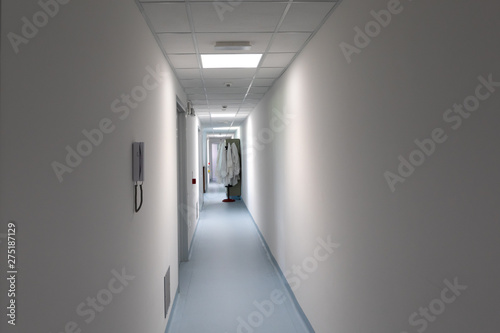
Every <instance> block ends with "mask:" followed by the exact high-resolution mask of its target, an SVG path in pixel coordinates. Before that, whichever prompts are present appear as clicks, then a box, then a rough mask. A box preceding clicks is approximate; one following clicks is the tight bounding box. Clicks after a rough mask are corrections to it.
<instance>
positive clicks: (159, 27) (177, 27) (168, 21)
mask: <svg viewBox="0 0 500 333" xmlns="http://www.w3.org/2000/svg"><path fill="white" fill-rule="evenodd" d="M142 6H143V7H144V11H145V12H146V15H147V16H148V17H149V20H150V21H151V24H152V25H153V27H154V29H155V32H190V31H191V29H190V28H189V20H188V16H187V13H186V5H185V4H184V2H182V3H144V4H143V5H142Z"/></svg>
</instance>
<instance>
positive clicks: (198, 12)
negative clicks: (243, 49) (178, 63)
mask: <svg viewBox="0 0 500 333" xmlns="http://www.w3.org/2000/svg"><path fill="white" fill-rule="evenodd" d="M234 3H236V4H238V5H237V6H233V8H232V10H227V11H224V10H221V9H220V7H219V8H218V7H217V6H218V5H219V6H220V5H221V2H218V1H213V2H210V3H191V11H192V13H193V19H194V27H195V31H196V32H274V30H275V29H276V26H277V25H278V23H279V20H280V19H281V16H282V14H283V12H284V10H285V8H286V4H285V3H274V2H250V3H245V2H237V1H234ZM223 4H225V5H228V4H227V3H225V2H223Z"/></svg>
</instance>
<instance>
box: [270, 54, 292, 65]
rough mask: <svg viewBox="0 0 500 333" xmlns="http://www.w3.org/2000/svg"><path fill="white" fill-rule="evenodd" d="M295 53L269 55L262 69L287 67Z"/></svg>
mask: <svg viewBox="0 0 500 333" xmlns="http://www.w3.org/2000/svg"><path fill="white" fill-rule="evenodd" d="M294 56H295V53H268V54H266V57H265V58H264V60H263V62H262V67H287V66H288V65H289V64H290V61H291V60H292V58H293V57H294Z"/></svg>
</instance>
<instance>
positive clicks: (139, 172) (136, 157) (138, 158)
mask: <svg viewBox="0 0 500 333" xmlns="http://www.w3.org/2000/svg"><path fill="white" fill-rule="evenodd" d="M132 180H133V181H134V185H135V187H134V194H135V198H134V200H135V202H134V203H135V212H136V213H137V212H138V211H139V210H141V207H142V203H143V201H144V196H143V192H142V184H143V182H144V142H133V143H132ZM139 182H140V184H139ZM137 186H139V187H140V190H141V203H140V204H139V205H138V203H137Z"/></svg>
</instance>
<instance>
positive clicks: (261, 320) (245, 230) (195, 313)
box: [166, 184, 310, 333]
mask: <svg viewBox="0 0 500 333" xmlns="http://www.w3.org/2000/svg"><path fill="white" fill-rule="evenodd" d="M224 190H225V188H224V187H222V186H221V185H217V184H214V185H211V186H210V187H209V190H208V193H206V194H205V204H204V208H203V210H202V211H201V213H200V220H199V224H198V229H197V231H196V234H195V238H194V240H193V245H192V246H193V248H192V253H191V258H190V261H189V262H186V263H182V264H181V267H180V284H179V291H180V292H179V295H178V296H177V297H178V299H177V301H176V302H175V304H174V307H173V309H172V315H171V318H170V322H169V324H168V326H167V330H166V332H167V333H198V332H200V333H202V332H203V333H282V332H283V333H306V332H307V333H309V332H310V331H308V330H307V328H306V327H307V326H306V325H305V324H304V321H303V320H302V317H301V316H300V315H299V311H297V308H296V307H295V303H294V302H292V301H291V297H290V295H289V294H288V293H287V289H286V288H285V286H284V284H283V280H282V279H281V278H280V275H279V273H278V271H277V269H276V268H275V266H274V265H273V263H272V261H271V259H270V256H269V254H268V252H267V251H266V248H265V247H264V245H263V243H262V241H261V238H260V237H259V233H258V231H257V228H256V226H255V224H254V222H253V220H252V217H251V216H250V214H249V212H248V210H247V208H246V207H245V204H244V202H243V201H236V202H233V203H223V202H222V199H224V198H225V192H224Z"/></svg>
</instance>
